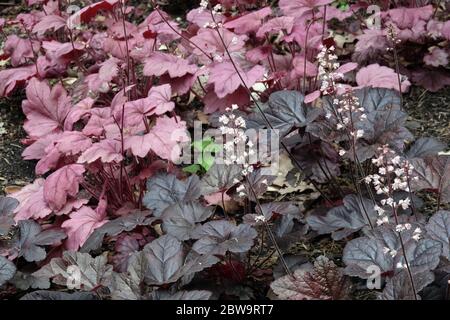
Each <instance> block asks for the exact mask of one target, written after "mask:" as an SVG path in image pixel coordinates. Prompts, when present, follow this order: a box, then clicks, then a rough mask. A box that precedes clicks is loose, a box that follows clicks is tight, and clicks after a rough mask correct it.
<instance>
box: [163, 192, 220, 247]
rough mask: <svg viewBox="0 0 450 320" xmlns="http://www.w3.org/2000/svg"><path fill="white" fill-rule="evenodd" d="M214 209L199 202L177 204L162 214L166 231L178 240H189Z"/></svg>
mask: <svg viewBox="0 0 450 320" xmlns="http://www.w3.org/2000/svg"><path fill="white" fill-rule="evenodd" d="M212 213H213V208H211V207H204V206H202V205H201V204H200V203H199V202H198V201H190V202H186V203H175V204H173V205H171V206H170V207H168V208H166V209H165V210H164V211H163V213H162V216H161V218H162V220H163V224H162V227H163V229H164V231H166V232H167V233H168V234H170V235H172V236H174V237H176V238H177V239H178V240H188V239H190V238H191V233H192V231H193V230H194V229H195V227H196V226H197V225H198V223H200V222H202V221H205V220H206V219H208V218H209V217H210V216H211V215H212Z"/></svg>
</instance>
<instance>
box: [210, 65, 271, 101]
mask: <svg viewBox="0 0 450 320" xmlns="http://www.w3.org/2000/svg"><path fill="white" fill-rule="evenodd" d="M235 63H236V67H237V68H238V70H239V73H240V74H241V76H242V79H243V80H244V82H245V84H246V85H247V87H251V86H253V85H254V84H255V82H257V81H258V80H260V79H261V78H262V77H263V76H264V73H265V68H264V67H263V66H260V65H255V66H253V67H248V66H246V70H244V69H243V68H242V67H241V66H239V64H238V63H237V62H235ZM208 81H209V83H211V84H213V85H214V92H215V93H216V95H217V97H219V98H224V97H225V96H226V95H228V94H231V93H233V92H234V91H236V90H237V89H238V88H239V86H241V85H242V81H241V79H240V77H239V75H238V73H237V72H236V70H235V68H234V66H233V64H232V63H231V62H230V61H225V62H222V63H215V64H213V66H212V67H211V69H210V75H209V80H208Z"/></svg>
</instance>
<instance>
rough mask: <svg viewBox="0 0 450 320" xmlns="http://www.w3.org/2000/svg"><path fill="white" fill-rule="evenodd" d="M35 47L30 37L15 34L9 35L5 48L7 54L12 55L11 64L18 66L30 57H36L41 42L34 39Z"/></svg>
mask: <svg viewBox="0 0 450 320" xmlns="http://www.w3.org/2000/svg"><path fill="white" fill-rule="evenodd" d="M32 43H33V48H32V47H31V43H30V40H29V39H22V38H19V37H18V36H16V35H15V34H13V35H10V36H8V38H6V41H5V46H4V48H3V50H4V52H5V54H7V55H8V56H10V57H11V65H12V66H13V67H17V66H19V65H21V64H23V63H24V62H26V61H27V60H28V59H31V58H33V57H34V53H33V51H34V52H38V51H39V49H40V44H39V42H36V41H33V42H32Z"/></svg>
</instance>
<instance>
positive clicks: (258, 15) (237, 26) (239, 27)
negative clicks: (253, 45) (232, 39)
mask: <svg viewBox="0 0 450 320" xmlns="http://www.w3.org/2000/svg"><path fill="white" fill-rule="evenodd" d="M271 13H272V9H271V8H270V7H264V8H262V9H260V10H258V11H254V12H251V13H248V14H246V15H243V16H241V17H239V18H237V19H234V20H232V21H228V22H227V23H225V24H224V25H223V26H224V27H225V28H228V29H234V32H235V33H237V34H246V33H249V32H253V31H256V30H258V28H259V27H260V26H261V22H262V20H263V19H264V18H265V17H267V16H268V15H270V14H271Z"/></svg>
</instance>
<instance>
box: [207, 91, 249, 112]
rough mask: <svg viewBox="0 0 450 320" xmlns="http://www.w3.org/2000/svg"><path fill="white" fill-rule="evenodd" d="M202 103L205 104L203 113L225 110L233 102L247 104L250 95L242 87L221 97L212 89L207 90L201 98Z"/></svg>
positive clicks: (240, 104)
mask: <svg viewBox="0 0 450 320" xmlns="http://www.w3.org/2000/svg"><path fill="white" fill-rule="evenodd" d="M203 103H204V104H205V108H204V111H205V113H206V114H210V113H213V112H216V111H221V112H225V109H226V108H229V107H230V106H231V105H233V104H236V105H238V106H247V105H248V104H249V103H250V97H249V95H248V93H247V91H246V90H245V89H244V87H239V88H238V89H237V90H236V91H234V92H233V93H232V94H228V95H226V96H225V97H223V98H219V97H218V96H217V95H216V93H215V92H214V90H209V91H208V93H207V94H206V95H205V97H204V98H203Z"/></svg>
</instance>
